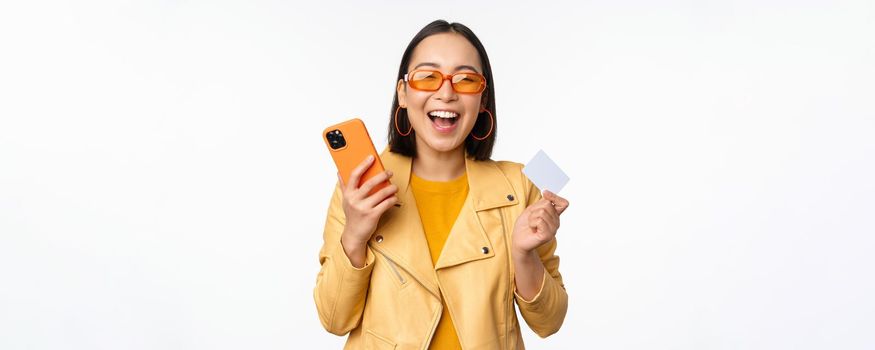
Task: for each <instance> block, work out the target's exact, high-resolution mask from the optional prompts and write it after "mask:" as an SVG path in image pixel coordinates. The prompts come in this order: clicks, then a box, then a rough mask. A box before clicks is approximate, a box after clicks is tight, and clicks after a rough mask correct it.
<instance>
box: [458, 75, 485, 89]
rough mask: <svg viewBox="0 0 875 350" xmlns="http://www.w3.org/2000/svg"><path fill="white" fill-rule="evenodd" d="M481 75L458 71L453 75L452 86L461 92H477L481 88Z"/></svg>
mask: <svg viewBox="0 0 875 350" xmlns="http://www.w3.org/2000/svg"><path fill="white" fill-rule="evenodd" d="M483 83H484V81H483V77H481V76H480V75H477V74H465V73H458V74H456V75H454V76H453V87H454V88H455V89H456V91H458V92H462V93H477V92H480V91H481V89H482V88H483Z"/></svg>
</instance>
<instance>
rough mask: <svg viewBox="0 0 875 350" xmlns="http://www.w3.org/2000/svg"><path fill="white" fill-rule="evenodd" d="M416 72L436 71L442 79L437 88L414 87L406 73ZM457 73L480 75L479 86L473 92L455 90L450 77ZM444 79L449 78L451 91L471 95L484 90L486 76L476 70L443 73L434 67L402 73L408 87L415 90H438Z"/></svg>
mask: <svg viewBox="0 0 875 350" xmlns="http://www.w3.org/2000/svg"><path fill="white" fill-rule="evenodd" d="M416 72H433V73H437V74H438V75H440V76H441V77H443V80H441V84H440V85H438V87H437V89H434V90H428V89H419V88H415V87H413V85H410V80H409V79H407V76H408V75H411V74H413V73H416ZM459 74H469V75H476V76H478V77H480V79H482V81H481V82H480V88H478V89H477V91H474V92H462V91H459V90H457V89H456V84H454V83H453V80H452V79H453V77H454V76H456V75H459ZM445 80H449V81H450V86H451V87H452V88H453V91H455V92H456V93H457V94H471V95H473V94H479V93H481V92H483V90H486V77H484V76H483V74H480V73H477V72H458V73H453V74H444V73H442V72H441V71H439V70H434V69H414V70H413V71H411V72H410V73H407V74H404V82H406V83H407V85H410V88H412V89H415V90H419V91H438V90H440V88H441V86H444V81H445Z"/></svg>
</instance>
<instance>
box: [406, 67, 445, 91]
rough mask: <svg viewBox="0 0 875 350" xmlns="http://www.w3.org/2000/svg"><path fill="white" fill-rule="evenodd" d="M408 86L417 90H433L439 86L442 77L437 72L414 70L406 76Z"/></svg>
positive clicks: (442, 79) (442, 80)
mask: <svg viewBox="0 0 875 350" xmlns="http://www.w3.org/2000/svg"><path fill="white" fill-rule="evenodd" d="M408 81H409V83H410V87H412V88H414V89H418V90H427V91H434V90H437V89H440V88H441V83H443V82H444V77H443V76H442V75H441V74H440V73H438V72H432V71H414V72H412V73H411V74H410V76H409V77H408Z"/></svg>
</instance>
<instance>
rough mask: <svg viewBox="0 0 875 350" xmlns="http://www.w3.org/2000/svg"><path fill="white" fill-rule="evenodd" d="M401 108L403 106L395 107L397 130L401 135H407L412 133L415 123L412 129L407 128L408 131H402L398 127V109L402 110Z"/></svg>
mask: <svg viewBox="0 0 875 350" xmlns="http://www.w3.org/2000/svg"><path fill="white" fill-rule="evenodd" d="M400 110H401V106H398V108H397V109H395V116H394V117H393V118H392V119H394V120H395V131H397V132H398V134H399V135H401V136H407V135H410V132H411V131H413V125H410V129H407V133H403V132H401V128H399V127H398V111H400ZM409 120H410V119H408V122H409Z"/></svg>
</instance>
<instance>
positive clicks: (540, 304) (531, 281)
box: [511, 179, 568, 338]
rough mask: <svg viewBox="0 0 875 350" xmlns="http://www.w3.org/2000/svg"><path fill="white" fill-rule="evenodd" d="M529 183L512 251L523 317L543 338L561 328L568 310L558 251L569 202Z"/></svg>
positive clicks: (517, 300)
mask: <svg viewBox="0 0 875 350" xmlns="http://www.w3.org/2000/svg"><path fill="white" fill-rule="evenodd" d="M526 184H527V190H528V195H527V199H528V202H527V204H528V207H527V208H526V210H525V211H523V213H522V214H520V217H519V218H518V220H517V222H516V226H515V228H514V237H513V241H514V242H513V248H512V252H511V255H512V260H513V265H514V272H515V273H514V283H515V286H514V296H515V297H516V302H517V305H518V306H519V309H520V313H521V314H522V315H523V319H525V321H526V323H527V324H528V325H529V327H530V328H531V329H532V330H533V331H535V333H537V334H538V336H540V337H542V338H543V337H547V336H549V335H551V334H553V333H556V332H557V331H559V328H560V327H561V326H562V322H563V321H564V320H565V314H566V312H567V310H568V293H567V292H566V291H565V285H564V284H563V282H562V275H561V274H560V273H559V257H558V256H556V255H555V254H554V253H555V251H556V237H555V235H556V231H557V229H558V228H559V215H560V214H561V213H562V212H563V211H564V210H565V208H567V206H568V201H566V200H565V199H563V198H561V197H559V196H557V195H555V194H552V193H550V192H546V193H545V194H546V195H547V196H548V198H547V199H542V197H541V193H540V191H539V190H538V188H537V187H535V185H534V184H533V183H532V182H531V181H530V180H528V179H526ZM551 202H552V203H551ZM553 203H555V206H554V205H553Z"/></svg>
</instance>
